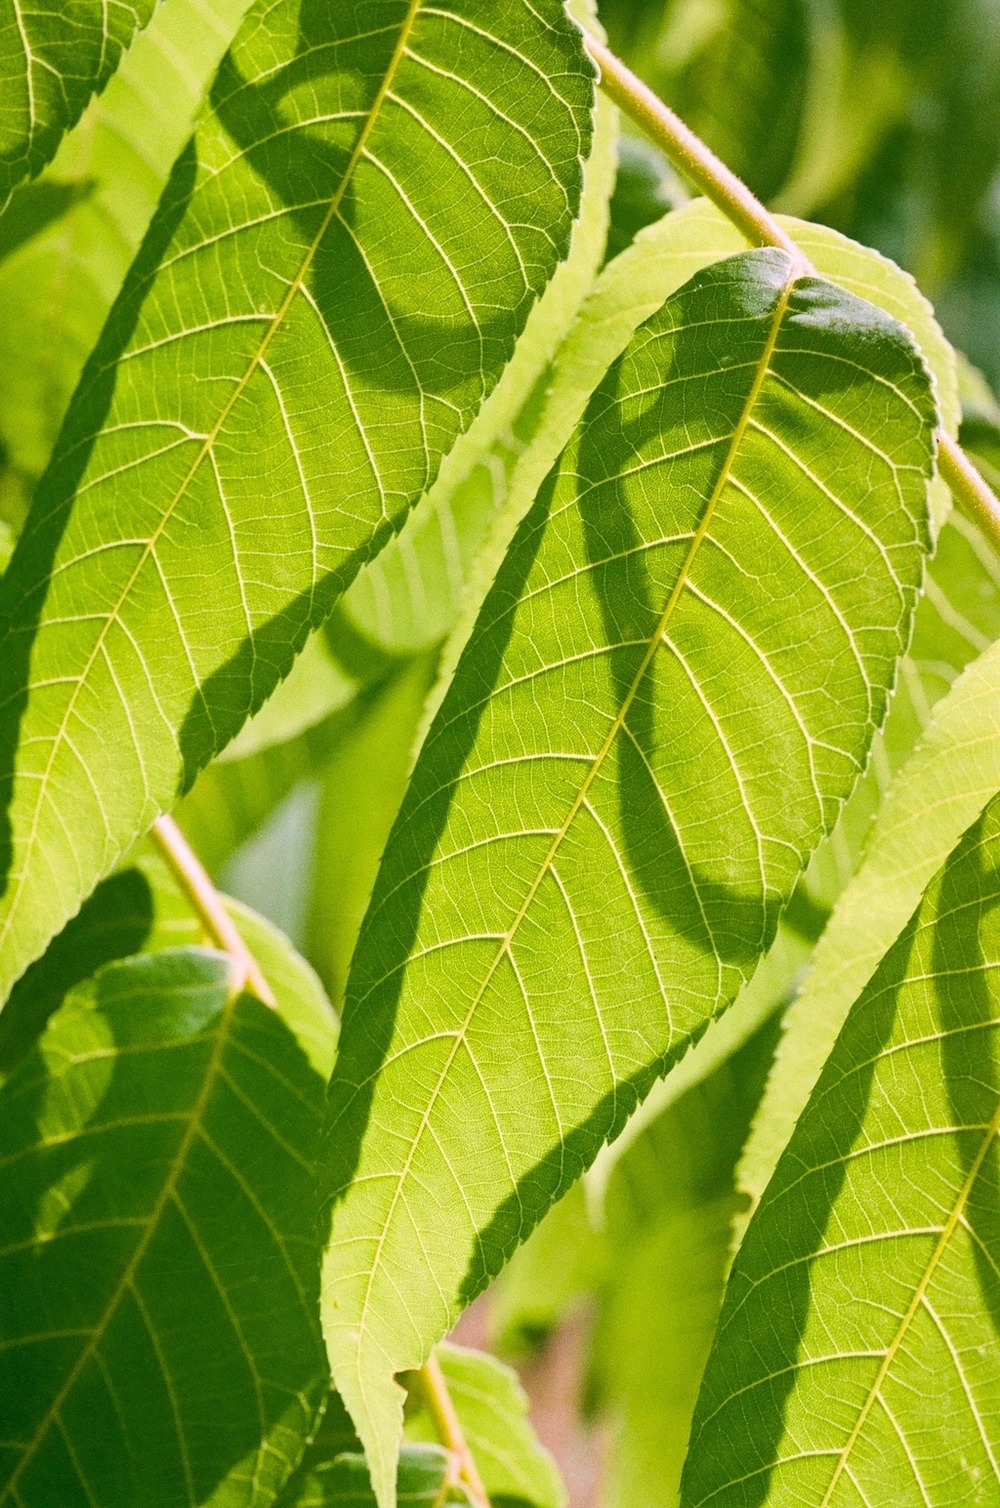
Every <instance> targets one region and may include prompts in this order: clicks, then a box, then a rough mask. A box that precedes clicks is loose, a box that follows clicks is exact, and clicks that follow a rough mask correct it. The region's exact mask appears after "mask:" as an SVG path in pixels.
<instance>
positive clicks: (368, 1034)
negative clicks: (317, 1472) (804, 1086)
mask: <svg viewBox="0 0 1000 1508" xmlns="http://www.w3.org/2000/svg"><path fill="white" fill-rule="evenodd" d="M789 277H790V272H789V262H788V260H787V258H786V257H785V256H784V254H782V253H779V252H772V251H760V252H751V253H747V254H745V255H743V256H738V257H734V258H732V259H730V260H729V261H727V262H723V263H720V264H718V265H717V266H715V267H712V268H710V269H709V270H708V271H706V272H704V273H702V274H700V275H699V276H697V277H696V278H694V279H693V280H692V281H691V283H689V284H688V285H687V286H686V287H685V288H684V289H682V290H681V291H680V292H679V293H677V294H676V295H675V296H674V297H673V298H672V299H671V300H669V301H668V303H667V304H666V305H665V306H664V307H663V309H662V310H661V311H660V313H659V314H658V315H656V316H654V317H653V318H652V319H651V320H649V321H648V322H647V324H646V325H645V326H643V327H642V328H641V329H640V330H639V331H638V333H637V335H636V336H635V338H634V339H633V341H632V344H631V345H630V347H629V348H628V350H627V351H626V352H625V354H624V355H623V356H622V357H621V358H620V360H619V361H618V362H617V363H616V364H615V365H614V366H613V367H612V368H611V370H610V372H609V373H608V376H607V377H606V379H605V380H604V382H603V383H602V384H601V385H600V387H599V388H598V389H597V391H596V393H595V395H594V398H593V399H592V401H591V403H590V406H589V409H588V411H587V414H586V416H585V418H584V420H583V422H582V424H581V426H580V429H579V431H578V434H577V436H576V438H575V439H574V441H573V442H572V443H571V444H570V446H569V447H568V448H567V451H566V453H565V454H564V457H563V459H562V462H561V463H560V465H559V466H558V467H557V468H556V470H555V471H554V472H553V474H552V476H551V478H550V480H549V482H548V483H547V484H546V486H545V487H544V488H543V489H542V493H541V495H540V496H539V499H538V502H537V503H536V505H535V506H534V508H533V509H532V511H531V512H530V513H529V514H528V516H527V518H526V519H525V521H524V523H523V525H522V526H521V529H520V530H519V533H518V535H517V537H516V539H515V541H514V544H513V546H512V548H511V551H510V554H509V556H508V558H507V561H506V562H505V564H504V566H503V568H502V570H501V572H500V575H499V576H498V578H497V581H496V583H495V585H494V587H493V589H492V592H491V594H490V596H489V597H488V599H487V602H486V605H485V607H484V610H483V612H482V614H481V617H480V620H479V623H478V625H477V628H476V631H475V633H474V635H473V638H472V639H471V641H470V643H469V645H468V647H467V649H466V651H465V653H464V656H463V658H462V661H461V662H460V665H459V668H458V671H457V674H456V677H455V680H454V682H453V685H452V687H451V690H450V692H449V694H448V697H447V698H446V700H445V702H444V704H443V705H442V708H441V710H440V712H439V714H438V717H437V719H436V721H435V724H434V726H433V727H432V729H431V732H430V734H429V736H428V739H427V742H426V743H425V745H424V748H423V751H422V754H421V758H420V760H419V761H418V764H417V768H416V771H415V774H414V778H413V781H412V784H411V787H410V790H409V792H408V795H407V798H406V800H405V802H404V805H403V808H402V811H401V813H400V817H399V819H398V821H397V824H396V827H395V829H394V833H393V836H392V837H391V839H390V842H389V846H388V849H387V852H386V857H385V859H384V861H383V866H382V870H381V873H380V877H379V881H378V884H377V886H376V891H375V895H374V897H373V901H372V905H371V908H370V911H369V913H368V917H367V919H366V922H365V925H364V928H363V930H362V934H361V938H360V941H359V945H358V949H357V952H356V954H355V960H354V965H353V969H352V975H351V979H350V981H349V985H348V996H347V1005H346V1012H345V1022H344V1033H343V1037H342V1046H341V1052H340V1056H339V1058H338V1063H337V1068H336V1071H335V1075H334V1079H333V1083H332V1088H331V1104H330V1116H329V1124H328V1138H327V1151H326V1159H327V1168H328V1175H329V1178H330V1187H331V1194H332V1198H333V1201H334V1213H333V1235H332V1244H331V1248H330V1251H329V1254H328V1257H327V1260H326V1266H325V1274H324V1326H325V1331H326V1334H327V1341H328V1346H329V1350H330V1355H331V1361H332V1365H333V1368H334V1374H335V1377H336V1380H337V1385H338V1387H339V1388H340V1391H341V1393H342V1394H343V1396H344V1398H345V1401H346V1402H347V1404H348V1406H349V1408H350V1410H351V1413H352V1416H353V1418H354V1420H355V1424H356V1426H357V1428H358V1431H359V1434H360V1435H361V1437H362V1439H363V1441H364V1443H365V1447H366V1449H367V1450H368V1452H369V1457H370V1459H371V1461H372V1463H373V1466H372V1469H373V1479H374V1481H375V1484H376V1487H377V1488H378V1490H379V1492H380V1494H384V1496H383V1497H382V1498H381V1500H382V1501H383V1502H388V1501H390V1496H391V1460H392V1442H393V1439H394V1434H393V1430H394V1421H398V1415H399V1402H398V1397H397V1391H398V1390H395V1389H394V1387H393V1383H392V1373H393V1372H394V1371H395V1370H398V1369H401V1368H405V1367H412V1366H417V1365H419V1364H420V1363H421V1361H422V1360H423V1358H424V1356H425V1355H426V1353H427V1349H428V1347H429V1346H430V1344H431V1343H432V1342H433V1341H435V1340H437V1339H438V1338H439V1336H440V1335H441V1334H442V1333H443V1332H444V1331H445V1330H447V1328H448V1327H449V1325H450V1324H451V1323H452V1322H453V1320H454V1318H455V1316H456V1314H457V1312H458V1310H459V1308H460V1307H461V1305H462V1304H463V1303H466V1302H468V1301H469V1299H471V1298H472V1297H473V1296H474V1295H475V1293H476V1292H478V1291H479V1290H480V1289H481V1288H482V1286H483V1285H484V1283H485V1282H486V1281H487V1280H488V1278H489V1277H490V1276H491V1275H492V1274H494V1273H495V1272H496V1271H497V1270H498V1269H499V1267H500V1266H501V1265H502V1263H503V1261H504V1260H505V1258H506V1257H507V1256H509V1255H510V1253H511V1251H512V1250H513V1249H514V1247H515V1246H516V1244H517V1242H518V1241H519V1240H521V1239H523V1238H524V1236H525V1235H526V1234H527V1233H528V1231H529V1230H530V1229H531V1227H532V1226H533V1225H534V1223H535V1222H536V1221H537V1220H538V1219H539V1218H540V1216H541V1215H542V1214H543V1213H544V1211H545V1209H546V1208H547V1206H548V1205H549V1203H550V1202H551V1200H552V1199H553V1198H555V1197H557V1196H558V1195H559V1194H560V1193H561V1192H562V1191H563V1190H565V1189H566V1188H567V1187H568V1185H569V1184H570V1183H571V1182H572V1181H573V1179H574V1178H575V1177H577V1176H578V1174H579V1173H580V1172H581V1171H582V1169H583V1168H584V1167H585V1166H586V1165H587V1163H588V1162H589V1161H590V1160H592V1158H593V1157H594V1156H595V1154H596V1152H597V1150H598V1148H599V1147H600V1145H601V1143H602V1141H603V1140H604V1139H605V1138H607V1137H609V1136H611V1135H613V1134H614V1132H615V1131H616V1129H617V1128H618V1127H619V1126H620V1125H621V1124H622V1122H623V1120H624V1118H625V1116H626V1115H627V1114H628V1112H629V1111H630V1109H631V1108H632V1107H633V1106H634V1104H635V1102H636V1099H637V1097H639V1096H640V1095H641V1094H643V1093H644V1092H645V1091H646V1090H647V1089H648V1087H649V1085H650V1083H651V1082H652V1080H653V1078H654V1077H655V1076H656V1074H658V1073H661V1072H663V1071H664V1070H665V1068H666V1067H667V1066H668V1065H669V1063H670V1062H671V1061H672V1060H673V1059H675V1058H676V1056H677V1055H678V1054H679V1052H681V1051H682V1050H683V1048H684V1046H685V1045H686V1044H687V1043H689V1042H690V1040H691V1039H692V1038H693V1037H694V1036H697V1035H698V1034H699V1033H700V1031H701V1030H702V1029H703V1028H704V1026H705V1024H706V1023H707V1021H708V1020H709V1019H710V1018H711V1016H712V1015H713V1014H714V1013H715V1012H717V1011H718V1010H720V1009H722V1008H723V1007H724V1006H725V1005H726V1004H728V1003H729V1001H730V1000H731V999H732V998H733V996H734V995H735V993H736V991H737V989H738V988H739V985H740V983H741V982H742V980H743V979H744V978H745V977H746V976H747V974H748V973H749V972H750V971H751V970H752V968H753V967H754V965H755V963H756V961H757V959H758V957H759V955H760V954H761V952H763V951H764V949H765V948H766V947H767V946H768V944H769V941H770V939H771V937H772V935H773V931H774V927H775V925H776V921H777V915H778V912H779V910H780V907H781V905H782V903H783V901H784V900H785V899H786V898H787V897H788V895H789V894H790V892H791V889H792V887H793V885H794V883H795V881H796V878H797V876H798V874H799V872H800V870H801V868H802V865H803V863H804V862H805V859H806V856H807V855H808V852H809V850H810V849H811V848H812V847H813V846H814V845H815V843H816V842H817V841H818V840H819V838H820V837H821V836H822V834H823V833H824V832H825V831H828V830H829V828H830V827H831V826H832V824H833V822H834V820H835V817H836V814H837V810H838V807H839V805H840V803H841V801H842V800H843V799H844V797H845V796H846V795H847V794H848V792H849V791H850V789H851V786H852V784H853V782H854V780H855V778H856V775H857V773H858V770H859V769H860V767H861V765H862V763H863V760H864V756H865V751H866V749H867V746H868V743H869V741H870V739H871V736H872V733H873V731H874V729H875V728H876V727H877V726H878V725H879V723H880V722H881V720H882V717H883V714H884V710H885V704H886V698H887V689H888V687H889V685H890V684H891V681H892V677H893V671H894V665H895V661H896V657H897V656H898V654H899V653H900V651H901V650H902V648H903V647H904V646H905V643H906V639H907V636H908V632H909V622H910V615H911V613H912V608H913V603H914V600H915V596H916V592H917V589H918V586H919V582H920V577H921V571H922V562H923V555H924V550H925V548H926V525H925V488H926V478H927V475H928V473H929V470H930V464H931V444H932V440H931V429H932V426H933V424H934V422H935V413H934V405H933V400H932V397H931V393H930V389H929V382H928V378H927V375H926V372H925V369H924V368H923V366H922V364H921V362H920V359H919V357H918V356H917V354H916V351H915V349H914V347H913V346H912V344H911V342H910V339H909V337H908V336H907V335H906V334H905V332H903V331H902V329H901V328H900V327H899V326H897V325H895V324H893V322H892V321H890V320H888V319H887V318H886V317H885V316H884V315H882V314H880V313H879V312H878V311H876V310H875V309H874V308H872V307H871V306H870V305H866V304H863V303H862V302H860V301H859V300H856V299H854V298H852V297H851V296H850V295H848V294H845V293H843V292H841V291H840V290H838V289H835V288H833V287H832V286H831V285H829V284H825V283H822V282H821V281H819V280H816V279H810V280H804V281H800V282H798V283H795V284H794V285H793V284H790V283H789ZM789 622H795V623H796V624H797V626H798V627H797V632H796V633H795V634H794V635H789V633H788V624H789ZM581 1003H582V1004H583V1005H584V1007H585V1014H584V1015H583V1016H582V1017H581V1015H580V1007H581ZM418 1204H419V1209H420V1214H419V1219H418V1218H417V1215H416V1206H417V1205H418ZM395 1427H396V1428H398V1423H396V1425H395Z"/></svg>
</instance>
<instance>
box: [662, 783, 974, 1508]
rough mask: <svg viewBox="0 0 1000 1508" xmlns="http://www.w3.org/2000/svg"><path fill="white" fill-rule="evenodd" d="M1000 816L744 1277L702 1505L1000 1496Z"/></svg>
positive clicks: (956, 873)
mask: <svg viewBox="0 0 1000 1508" xmlns="http://www.w3.org/2000/svg"><path fill="white" fill-rule="evenodd" d="M998 920H1000V804H998V803H997V802H996V801H994V802H993V803H992V804H991V806H990V807H989V808H988V809H987V811H986V812H985V813H984V815H983V817H982V818H981V819H980V820H979V821H977V822H976V824H975V825H974V826H973V827H972V828H971V829H970V830H969V832H968V833H967V834H966V836H965V837H964V838H963V839H962V840H961V842H960V843H959V844H958V846H957V848H955V849H954V851H953V852H952V853H951V855H950V856H949V857H948V858H947V860H946V862H945V864H944V866H943V868H942V869H941V870H940V871H939V873H938V875H937V876H936V878H935V879H934V881H933V883H932V884H931V886H930V887H929V889H928V891H927V893H926V895H925V896H924V899H923V900H922V902H921V904H920V906H919V908H918V910H917V912H916V913H915V915H914V916H913V918H912V920H911V921H910V923H909V924H908V925H907V926H906V928H905V930H904V931H903V933H902V935H901V936H900V938H899V939H898V941H897V942H896V944H895V945H894V947H893V948H892V950H891V951H890V953H889V954H888V955H887V957H886V958H885V960H884V961H883V963H882V964H881V966H880V967H879V969H878V971H877V973H876V974H875V976H874V978H873V979H872V980H871V982H870V984H869V985H868V986H867V988H866V989H865V990H864V992H863V994H862V995H861V996H860V998H859V999H858V1000H857V1002H856V1004H855V1005H854V1006H853V1008H852V1010H851V1013H850V1016H849V1017H848V1020H847V1023H846V1025H845V1027H844V1030H843V1032H842V1033H841V1035H840V1037H839V1039H838V1041H837V1044H836V1046H835V1047H834V1050H833V1053H832V1055H831V1057H830V1059H829V1061H828V1063H827V1065H826V1067H825V1069H824V1070H823V1074H822V1077H821V1078H820V1081H819V1083H818V1084H817V1086H816V1088H815V1091H814V1092H813V1095H812V1097H811V1099H810V1101H809V1104H808V1106H807V1108H806V1110H805V1112H804V1113H803V1115H802V1118H801V1120H800V1121H799V1124H798V1126H797V1128H796V1130H795V1134H794V1136H793V1138H792V1140H791V1142H790V1144H789V1146H788V1149H787V1151H786V1152H785V1153H784V1155H783V1157H782V1159H781V1162H780V1163H779V1164H778V1168H777V1171H776V1173H775V1176H774V1178H773V1180H772V1182H771V1184H770V1186H769V1187H768V1189H767V1192H766V1193H765V1195H764V1199H763V1201H762V1203H761V1205H760V1207H759V1209H758V1211H757V1213H756V1214H755V1216H754V1218H753V1220H752V1221H751V1224H750V1228H749V1230H748V1232H747V1235H746V1238H745V1240H744V1242H743V1245H742V1246H741V1248H740V1252H739V1255H738V1257H737V1260H736V1264H735V1267H734V1269H733V1273H732V1276H731V1278H730V1282H729V1286H728V1289H727V1293H726V1300H725V1307H724V1309H723V1313H722V1316H721V1319H720V1322H719V1330H718V1334H717V1337H716V1342H715V1347H714V1350H713V1353H712V1357H711V1359H710V1361H709V1365H708V1370H707V1372H706V1375H705V1382H704V1386H703V1389H702V1394H701V1397H700V1399H699V1403H698V1410H697V1413H696V1416H695V1424H694V1429H693V1433H692V1444H691V1454H690V1457H689V1460H688V1464H687V1467H686V1468H685V1477H684V1491H683V1502H684V1504H685V1508H697V1505H699V1504H705V1503H709V1502H711V1503H720V1502H725V1503H726V1504H727V1505H728V1504H731V1505H732V1508H750V1505H754V1508H760V1505H764V1504H768V1505H771V1504H773V1505H775V1508H777V1505H778V1504H785V1503H788V1502H793V1501H794V1502H795V1503H797V1504H802V1505H804V1508H805V1505H815V1508H840V1505H845V1508H846V1505H848V1504H850V1505H854V1504H859V1503H889V1502H891V1503H892V1504H894V1505H899V1508H910V1505H913V1508H928V1505H931V1508H937V1505H939V1504H941V1505H943V1504H955V1503H969V1504H973V1503H974V1504H987V1503H992V1502H995V1501H996V1499H997V1493H998V1491H1000V1467H998V1454H1000V1368H998V1366H997V1359H998V1356H1000V1331H998V1320H1000V1281H998V1271H1000V1267H998V1261H1000V1225H998V1217H997V1216H998V1203H997V1192H998V1140H997V1138H998V1135H1000V1079H998V1071H997V1064H998V1053H997V1047H998V1040H997V1028H998V1025H1000V931H998Z"/></svg>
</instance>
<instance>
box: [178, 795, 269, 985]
mask: <svg viewBox="0 0 1000 1508" xmlns="http://www.w3.org/2000/svg"><path fill="white" fill-rule="evenodd" d="M149 836H150V837H151V838H152V840H153V842H154V843H155V844H156V846H157V848H158V849H159V850H160V853H161V854H162V855H163V857H164V858H165V859H166V861H167V863H168V864H169V865H170V868H171V869H172V870H173V872H174V874H175V876H176V877H177V879H178V880H179V881H180V884H181V886H182V888H183V890H184V893H185V895H186V896H187V898H188V900H189V901H190V902H191V904H192V906H193V907H194V909H195V911H197V913H198V915H199V917H200V918H201V920H202V923H203V925H204V927H205V930H206V932H207V933H208V935H209V937H211V939H212V941H213V942H214V943H215V944H216V945H217V946H218V947H220V948H221V949H222V951H223V952H224V953H228V954H229V957H230V960H231V962H232V986H231V987H232V992H233V994H234V995H235V994H238V993H239V992H240V991H241V990H244V989H247V990H249V991H250V993H251V994H252V995H256V996H257V998H258V1000H262V1001H263V1002H264V1004H265V1005H270V1006H273V1005H275V1004H276V1001H275V998H274V994H273V993H272V990H271V987H270V985H269V984H268V982H267V980H266V979H265V978H264V976H263V974H262V973H261V971H260V966H259V964H258V963H257V960H256V959H255V958H254V956H253V954H252V953H251V952H250V949H249V948H248V947H247V945H246V943H245V942H244V941H243V939H242V937H241V936H240V934H239V932H238V931H237V929H236V923H235V922H234V921H233V919H232V917H231V916H230V915H229V912H228V911H227V910H226V908H225V906H224V905H223V902H222V897H221V895H220V894H219V892H218V891H217V890H216V888H215V886H214V885H213V884H212V881H211V880H210V878H209V876H208V873H207V871H206V869H205V868H204V866H203V864H202V863H201V860H200V859H199V858H198V856H197V854H196V853H195V851H194V849H193V848H192V847H191V845H190V843H189V842H188V840H187V839H186V838H185V836H184V834H183V833H182V832H181V830H180V828H179V827H178V826H177V823H176V822H175V821H174V819H173V817H167V816H163V817H157V819H156V821H155V822H154V823H153V826H152V828H151V830H150V834H149Z"/></svg>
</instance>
